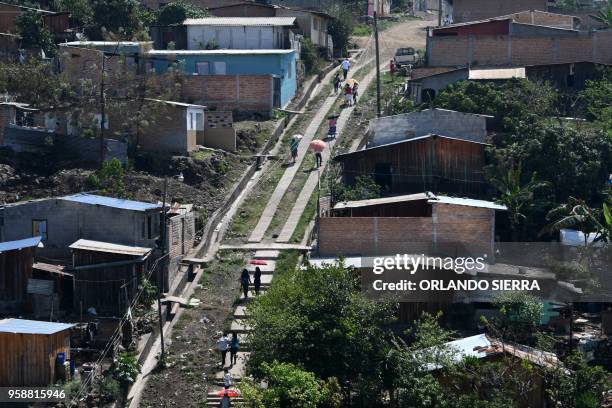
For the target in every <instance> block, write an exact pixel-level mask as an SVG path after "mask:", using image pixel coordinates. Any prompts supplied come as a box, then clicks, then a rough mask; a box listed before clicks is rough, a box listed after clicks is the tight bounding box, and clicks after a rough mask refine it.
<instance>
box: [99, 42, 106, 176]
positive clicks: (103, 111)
mask: <svg viewBox="0 0 612 408" xmlns="http://www.w3.org/2000/svg"><path fill="white" fill-rule="evenodd" d="M105 64H106V56H105V55H104V52H102V77H101V78H100V168H102V166H103V165H104V153H105V151H104V150H105V149H106V146H105V145H104V120H105V119H106V109H105V108H106V106H105V105H106V103H105V102H106V101H105V98H104V72H105V68H106V67H105Z"/></svg>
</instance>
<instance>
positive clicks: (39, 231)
mask: <svg viewBox="0 0 612 408" xmlns="http://www.w3.org/2000/svg"><path fill="white" fill-rule="evenodd" d="M39 235H40V236H41V237H42V240H43V242H46V241H47V220H32V236H34V237H36V236H39Z"/></svg>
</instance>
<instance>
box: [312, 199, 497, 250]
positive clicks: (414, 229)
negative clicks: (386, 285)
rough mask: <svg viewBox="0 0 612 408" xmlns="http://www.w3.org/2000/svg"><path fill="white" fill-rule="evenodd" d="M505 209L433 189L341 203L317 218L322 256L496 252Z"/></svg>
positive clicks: (319, 246) (319, 247) (493, 204)
mask: <svg viewBox="0 0 612 408" xmlns="http://www.w3.org/2000/svg"><path fill="white" fill-rule="evenodd" d="M505 210H506V207H505V206H502V205H498V204H495V203H492V202H490V201H482V200H472V199H467V198H455V197H448V196H441V195H434V194H432V193H429V192H427V193H418V194H411V195H403V196H395V197H386V198H377V199H371V200H361V201H348V202H340V203H337V204H336V205H335V206H334V207H333V209H331V210H330V211H328V212H327V213H325V214H324V215H323V216H322V217H321V218H320V219H319V226H318V254H319V255H320V256H339V255H345V256H381V255H394V254H404V253H408V254H421V253H425V254H428V253H432V252H434V251H440V250H442V251H444V252H449V253H450V252H452V253H455V254H456V253H458V252H465V251H467V252H470V253H481V254H482V253H483V252H484V253H487V254H492V251H493V243H494V240H495V212H496V211H505Z"/></svg>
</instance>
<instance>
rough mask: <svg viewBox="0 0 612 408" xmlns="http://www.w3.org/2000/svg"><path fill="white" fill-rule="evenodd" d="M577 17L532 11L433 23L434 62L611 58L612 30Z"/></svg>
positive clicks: (430, 55)
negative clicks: (582, 27)
mask: <svg viewBox="0 0 612 408" xmlns="http://www.w3.org/2000/svg"><path fill="white" fill-rule="evenodd" d="M574 24H575V21H574V17H572V16H565V15H560V14H553V13H545V12H538V11H533V12H531V11H529V12H523V13H516V14H513V15H508V16H503V17H498V18H493V19H489V20H481V21H474V22H470V23H460V24H453V25H449V26H446V27H440V28H430V29H429V30H428V35H427V65H428V66H432V67H438V66H447V67H464V66H467V65H480V66H525V65H548V64H560V63H571V62H582V61H591V62H594V63H602V64H610V63H612V30H602V31H593V32H584V31H579V30H576V29H574V28H572V27H575V25H574Z"/></svg>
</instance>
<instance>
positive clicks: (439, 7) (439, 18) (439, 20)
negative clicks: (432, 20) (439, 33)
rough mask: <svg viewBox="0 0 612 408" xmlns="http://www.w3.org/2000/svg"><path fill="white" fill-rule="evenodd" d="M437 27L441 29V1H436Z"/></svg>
mask: <svg viewBox="0 0 612 408" xmlns="http://www.w3.org/2000/svg"><path fill="white" fill-rule="evenodd" d="M438 27H442V0H438Z"/></svg>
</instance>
